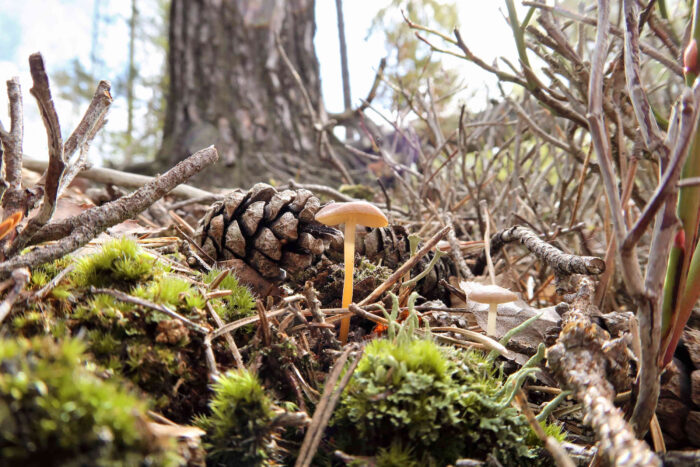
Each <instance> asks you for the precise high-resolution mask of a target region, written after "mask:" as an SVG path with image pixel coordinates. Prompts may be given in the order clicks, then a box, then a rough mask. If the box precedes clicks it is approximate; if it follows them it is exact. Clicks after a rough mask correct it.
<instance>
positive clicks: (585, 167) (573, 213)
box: [569, 145, 593, 227]
mask: <svg viewBox="0 0 700 467" xmlns="http://www.w3.org/2000/svg"><path fill="white" fill-rule="evenodd" d="M592 153H593V145H590V146H589V148H588V152H586V157H585V159H583V167H581V176H580V177H579V179H578V189H577V190H576V201H574V207H573V209H572V210H571V222H569V227H571V226H573V225H574V223H575V222H576V212H577V211H578V206H579V203H580V202H581V195H582V194H583V181H584V180H585V177H586V172H587V171H588V163H589V162H590V160H591V154H592Z"/></svg>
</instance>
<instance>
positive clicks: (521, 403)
mask: <svg viewBox="0 0 700 467" xmlns="http://www.w3.org/2000/svg"><path fill="white" fill-rule="evenodd" d="M514 405H516V406H517V407H518V408H519V409H520V411H521V412H522V413H523V414H524V415H525V418H527V421H528V423H529V424H530V427H532V430H533V431H534V432H535V434H536V435H537V437H538V438H539V439H540V441H542V443H544V447H545V448H547V451H549V453H550V454H551V455H552V457H553V458H554V462H556V464H557V465H558V466H559V467H574V466H575V465H576V464H574V461H572V460H571V458H570V457H569V455H568V454H567V453H566V450H565V449H564V448H563V447H562V446H561V444H559V442H558V441H557V440H556V439H555V438H554V437H553V436H547V434H546V433H545V432H544V428H542V425H540V422H538V421H537V420H536V419H535V415H534V414H533V413H532V410H530V407H528V405H527V398H526V397H525V394H524V393H523V390H522V389H518V394H517V395H516V396H515V400H514Z"/></svg>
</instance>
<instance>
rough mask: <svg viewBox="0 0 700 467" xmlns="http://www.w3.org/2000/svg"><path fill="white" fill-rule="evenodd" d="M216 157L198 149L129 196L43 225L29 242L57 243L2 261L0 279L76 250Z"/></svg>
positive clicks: (210, 151) (210, 149) (145, 205)
mask: <svg viewBox="0 0 700 467" xmlns="http://www.w3.org/2000/svg"><path fill="white" fill-rule="evenodd" d="M218 157H219V156H218V154H217V152H216V149H215V148H214V147H213V146H210V147H208V148H206V149H202V150H201V151H198V152H196V153H195V154H193V155H192V156H190V157H188V158H187V159H185V160H184V161H182V162H180V163H178V164H177V165H176V166H175V167H173V168H172V169H170V170H169V171H167V172H166V173H165V174H163V175H161V176H160V177H156V178H155V179H153V180H152V181H151V182H150V183H148V184H146V185H144V186H143V187H141V188H139V189H138V190H136V191H135V192H133V193H132V194H130V195H129V196H125V197H123V198H120V199H118V200H115V201H112V202H111V203H107V204H104V205H102V206H97V207H94V208H91V209H88V210H87V211H83V212H82V213H80V214H78V215H77V216H73V217H70V218H67V219H63V220H60V221H56V222H52V223H49V224H47V225H45V226H44V227H43V228H42V229H41V230H39V232H37V234H36V235H35V237H34V239H33V241H34V242H44V241H49V240H58V239H60V240H58V241H57V242H56V243H55V244H51V245H46V246H42V247H39V248H36V249H34V250H32V251H31V252H29V253H27V254H24V255H21V256H16V257H14V258H11V259H9V260H7V261H3V262H2V263H0V277H7V276H8V275H9V274H10V273H11V272H12V271H13V270H14V269H16V268H20V267H27V266H29V267H34V266H38V265H39V264H43V263H46V262H49V261H53V260H55V259H57V258H60V257H62V256H64V255H65V254H67V253H70V252H71V251H74V250H76V249H78V248H80V247H81V246H83V245H85V244H86V243H88V242H89V241H90V240H92V239H93V238H95V237H96V236H97V235H99V234H100V233H102V232H104V231H105V230H106V229H108V228H109V227H112V226H113V225H116V224H118V223H120V222H123V221H125V220H126V219H129V218H131V217H133V216H134V215H136V214H138V213H139V212H141V211H143V210H144V209H146V208H148V207H149V206H150V205H151V204H153V203H154V202H156V201H157V200H159V199H160V198H162V197H163V196H164V195H165V194H166V193H168V192H169V191H170V190H172V189H173V188H174V187H176V186H177V185H179V184H180V183H182V182H184V181H185V180H187V179H189V178H190V177H191V176H192V175H194V174H196V173H198V172H200V171H201V170H202V169H204V168H205V167H207V166H208V165H210V164H213V163H214V162H216V160H217V159H218Z"/></svg>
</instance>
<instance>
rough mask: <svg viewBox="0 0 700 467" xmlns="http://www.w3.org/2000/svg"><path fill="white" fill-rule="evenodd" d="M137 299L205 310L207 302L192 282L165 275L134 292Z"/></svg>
mask: <svg viewBox="0 0 700 467" xmlns="http://www.w3.org/2000/svg"><path fill="white" fill-rule="evenodd" d="M133 294H134V295H136V296H137V297H141V298H145V299H148V300H151V301H153V302H156V303H162V304H164V305H170V306H172V307H175V308H183V309H190V310H191V309H192V308H199V309H202V308H204V305H205V303H206V301H205V300H204V297H202V294H200V293H199V291H198V290H197V289H195V288H194V286H193V285H192V283H191V282H189V281H187V280H186V279H183V278H182V277H178V276H172V275H165V276H163V277H161V278H159V279H157V280H155V281H153V282H150V283H148V284H147V285H142V286H139V287H138V288H137V289H136V290H134V291H133Z"/></svg>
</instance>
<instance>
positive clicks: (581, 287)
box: [547, 276, 661, 466]
mask: <svg viewBox="0 0 700 467" xmlns="http://www.w3.org/2000/svg"><path fill="white" fill-rule="evenodd" d="M592 289H593V281H592V280H591V279H590V278H588V277H586V276H581V279H580V282H579V284H578V292H577V293H576V296H575V298H574V300H573V302H572V303H571V306H570V309H569V311H567V312H566V313H564V315H563V317H562V332H561V333H560V334H559V337H558V339H557V343H556V344H555V345H553V346H552V347H550V348H549V349H547V365H548V366H549V367H550V369H552V371H553V373H554V375H555V377H556V378H557V379H558V381H559V383H560V384H561V385H562V387H563V388H567V389H571V390H572V391H573V393H574V395H575V396H576V398H577V399H578V400H579V401H580V402H582V404H583V407H582V408H583V410H584V414H585V416H584V422H585V423H587V424H589V425H590V426H591V427H592V428H593V430H594V431H595V433H596V436H597V438H598V440H599V444H598V445H599V452H600V453H601V454H602V455H604V456H605V458H606V460H607V461H608V463H609V464H610V465H645V466H660V465H661V462H660V461H659V458H658V457H656V455H655V454H654V453H653V452H652V451H651V450H650V449H649V446H648V445H647V444H646V443H645V442H644V441H642V440H638V439H637V438H636V437H635V435H634V432H633V430H632V427H631V426H630V425H628V424H627V422H626V421H625V418H624V415H623V413H622V411H621V410H620V409H618V408H617V407H615V405H614V403H613V399H614V397H615V390H616V387H615V386H613V384H612V383H611V381H613V382H615V383H616V384H617V385H618V386H621V385H622V384H624V383H625V382H626V379H627V368H628V366H629V362H628V361H627V360H626V359H627V356H626V355H627V354H626V352H625V350H624V349H625V347H626V344H625V342H624V340H623V339H616V340H613V341H611V340H610V336H609V334H608V333H607V332H605V331H603V330H601V329H600V328H599V327H598V326H597V325H596V324H595V323H593V322H592V321H591V319H590V316H589V315H590V313H591V312H592V311H594V309H593V305H592V304H591V298H592V295H593V290H592Z"/></svg>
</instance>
